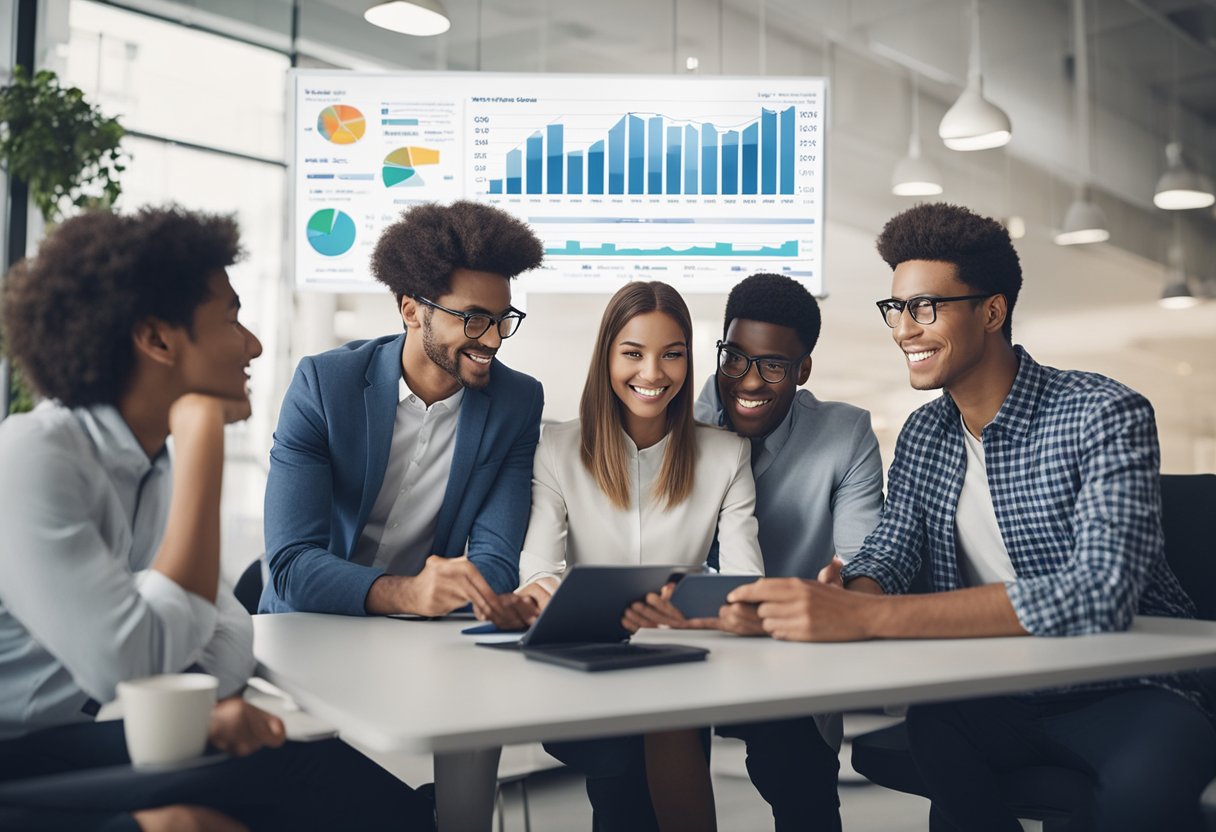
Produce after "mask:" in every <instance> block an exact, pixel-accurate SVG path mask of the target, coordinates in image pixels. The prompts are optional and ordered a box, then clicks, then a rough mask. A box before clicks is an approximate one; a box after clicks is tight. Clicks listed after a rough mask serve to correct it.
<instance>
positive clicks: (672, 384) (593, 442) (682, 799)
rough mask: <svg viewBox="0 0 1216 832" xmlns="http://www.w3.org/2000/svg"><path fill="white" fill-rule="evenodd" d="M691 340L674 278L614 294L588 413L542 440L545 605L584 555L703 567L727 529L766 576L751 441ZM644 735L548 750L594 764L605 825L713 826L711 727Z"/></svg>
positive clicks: (531, 573) (524, 566) (537, 574)
mask: <svg viewBox="0 0 1216 832" xmlns="http://www.w3.org/2000/svg"><path fill="white" fill-rule="evenodd" d="M691 344H692V320H691V316H690V315H689V314H688V307H687V306H686V305H685V303H684V299H683V298H681V297H680V295H679V293H678V292H677V291H676V290H675V289H673V288H672V287H671V286H668V285H667V284H665V283H659V282H653V283H644V282H637V283H630V284H628V285H627V286H625V287H624V288H622V289H621V290H620V291H619V292H617V293H616V294H615V295H613V297H612V300H610V301H609V303H608V308H607V309H605V310H604V316H603V319H602V320H601V322H600V329H599V335H598V336H597V338H596V343H595V350H594V353H593V355H592V359H591V367H590V369H589V370H588V372H587V383H586V385H585V386H584V388H583V397H582V402H581V404H580V406H579V416H580V418H579V419H578V420H576V421H572V422H567V423H564V424H561V425H556V426H553V427H549V428H546V429H545V431H544V432H543V434H542V435H541V439H540V444H539V445H538V446H537V449H536V461H535V464H534V466H533V473H532V517H531V520H530V521H529V524H528V534H527V537H526V538H525V540H524V547H523V551H522V553H521V554H520V558H519V566H520V587H521V588H520V589H519V590H518V592H519V593H520V594H521V595H523V596H525V597H530V598H532V599H533V600H535V602H536V604H537V607H538V608H543V607H544V605H545V604H546V603H547V602H548V599H549V597H550V595H551V594H552V592H553V590H554V589H556V587H557V584H558V583H559V582H560V580H561V577H562V575H563V573H564V572H565V570H566V568H567V567H568V566H570V565H573V564H576V563H593V564H672V565H677V564H678V565H684V566H696V565H700V564H704V563H705V557H706V554H707V553H708V551H709V547H710V544H711V543H712V542H713V539H714V534H715V532H716V533H717V536H718V542H719V553H720V555H719V563H720V566H721V569H722V571H723V572H727V573H737V574H751V575H757V576H760V575H762V574H763V572H764V561H763V559H762V558H761V554H760V544H759V542H758V541H757V538H756V533H757V532H756V530H757V526H756V518H755V516H754V514H753V512H754V508H755V502H756V488H755V482H754V481H753V479H752V471H751V448H750V445H749V444H748V442H747V440H745V439H742V438H740V437H738V436H736V435H735V434H734V433H731V432H727V431H724V430H721V429H719V428H714V427H709V426H707V425H697V424H696V423H694V422H693V418H692V406H693V391H692V389H691V387H690V386H689V384H688V380H689V378H690V377H691V376H692V355H691V352H690V348H691ZM656 589H658V587H656ZM622 612H624V611H622ZM638 742H639V739H638V738H636V737H632V738H630V737H623V738H615V739H610V740H597V741H590V742H576V743H552V744H549V745H547V746H546V747H547V748H549V750H550V751H551V752H552V753H554V754H555V756H557V757H558V758H559V759H562V760H564V761H565V762H567V763H568V764H570V765H571V766H572V767H574V768H576V769H578V770H581V771H583V772H584V773H585V774H587V776H588V781H587V792H588V796H589V797H590V798H591V802H592V805H593V807H594V808H595V812H596V821H597V828H598V829H606V830H607V829H631V830H634V829H642V830H645V829H647V828H656V827H657V828H659V829H662V828H664V827H671V826H673V825H680V826H682V827H683V828H698V829H708V828H713V826H714V810H713V789H712V786H711V784H710V780H709V767H708V761H707V759H706V756H705V752H704V750H703V748H702V739H701V737H700V735H699V734H698V732H696V731H679V732H669V733H665V734H652V735H648V736H646V737H645V738H643V739H642V740H641V744H642V750H643V751H644V753H642V754H639V753H638V748H637V745H638ZM643 760H644V763H643ZM648 797H649V798H651V799H649V800H648V799H647V798H648ZM651 804H653V809H652V808H651Z"/></svg>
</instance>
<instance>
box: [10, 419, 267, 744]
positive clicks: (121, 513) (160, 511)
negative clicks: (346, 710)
mask: <svg viewBox="0 0 1216 832" xmlns="http://www.w3.org/2000/svg"><path fill="white" fill-rule="evenodd" d="M171 496H172V482H171V460H170V456H169V454H168V453H167V452H165V451H162V452H161V453H160V454H158V455H157V456H156V457H155V458H154V459H149V458H148V455H147V454H146V453H144V451H143V449H142V448H141V447H140V445H139V442H138V441H137V440H136V439H135V436H134V435H133V434H132V433H131V429H130V428H129V427H128V426H127V424H126V422H125V421H123V418H122V416H121V414H119V412H118V411H117V410H115V409H114V408H113V407H111V406H109V405H95V406H93V407H87V408H76V409H74V410H69V409H68V408H66V407H63V406H62V405H59V404H57V403H54V402H43V403H42V404H40V405H39V406H38V407H37V408H36V409H35V410H34V411H33V412H32V413H29V414H25V415H22V416H15V417H13V418H10V419H7V420H5V422H4V423H3V424H2V425H0V529H3V530H4V540H3V543H2V544H0V690H3V691H4V695H3V696H0V739H2V738H7V737H12V736H16V735H19V734H22V733H25V732H27V731H34V730H37V729H39V728H48V727H52V726H56V725H64V724H67V723H72V722H82V721H88V720H89V719H91V718H92V717H91V716H90V715H89V713H86V712H85V710H82V709H83V708H84V706H85V704H86V702H88V700H89V699H90V698H91V699H94V700H96V701H97V702H100V703H104V702H109V701H110V700H111V699H113V698H114V692H115V686H116V685H117V683H118V682H120V681H123V680H124V679H132V678H135V677H137V676H148V675H151V674H155V673H174V672H178V671H181V670H185V669H186V668H187V667H189V666H191V665H192V664H195V663H197V664H199V665H201V666H202V667H203V668H204V669H205V670H207V671H208V672H209V673H212V674H214V675H215V676H217V677H218V678H219V680H220V688H219V693H220V696H231V695H232V694H234V693H236V692H238V691H239V690H240V689H241V688H242V687H243V686H244V684H245V680H246V679H248V678H249V676H250V674H251V673H252V672H253V669H254V658H253V623H252V622H251V621H250V619H249V613H247V612H245V609H244V608H243V607H242V606H241V605H240V603H239V602H237V600H236V598H234V597H233V595H232V591H231V587H230V585H228V584H227V583H226V582H224V581H221V584H220V588H219V592H218V594H217V596H216V603H215V604H210V603H208V602H207V601H205V600H203V599H202V598H201V597H199V596H198V595H195V594H194V593H192V592H187V591H186V590H184V589H182V588H181V587H180V586H178V585H177V584H175V583H174V582H173V581H171V580H170V579H169V578H167V577H165V576H164V575H163V574H161V573H160V572H157V571H155V570H152V569H149V568H148V567H149V566H150V565H151V564H152V561H153V559H154V557H155V556H156V551H157V549H158V547H159V546H160V541H161V538H162V537H163V536H164V532H165V524H166V522H167V519H168V514H169V503H170V498H171ZM90 713H91V712H90Z"/></svg>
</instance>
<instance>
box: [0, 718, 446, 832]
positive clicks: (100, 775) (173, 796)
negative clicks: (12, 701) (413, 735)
mask: <svg viewBox="0 0 1216 832" xmlns="http://www.w3.org/2000/svg"><path fill="white" fill-rule="evenodd" d="M129 762H130V760H129V758H128V757H127V751H126V742H125V740H124V739H123V734H122V723H121V722H99V723H86V724H82V725H68V726H63V727H60V728H52V729H48V730H45V731H39V732H36V733H34V734H29V735H27V736H24V737H20V738H18V739H14V740H6V741H3V742H0V829H5V830H18V829H29V830H39V832H47V831H48V830H56V832H57V831H58V830H65V832H66V830H73V832H75V831H76V830H89V829H95V830H105V832H117V831H118V830H122V831H123V832H126V830H135V829H137V828H138V827H137V826H136V824H135V822H134V820H133V819H132V818H131V814H130V813H131V812H134V811H138V810H140V809H149V808H155V807H158V806H168V805H172V804H192V805H197V806H206V807H210V808H212V809H215V810H217V811H219V812H223V813H224V814H226V815H229V816H230V817H233V818H235V819H237V820H239V821H241V822H242V823H244V824H246V825H247V826H249V827H250V828H251V829H253V830H279V829H282V830H311V829H316V830H332V829H410V830H420V829H421V830H430V829H433V828H434V807H433V804H432V803H431V802H430V801H428V800H426V799H424V798H423V797H422V796H420V795H418V794H417V793H415V792H414V790H413V789H411V788H410V787H409V786H406V785H405V784H403V783H401V782H400V781H399V780H397V779H396V778H395V777H393V776H392V775H391V774H389V773H388V772H387V771H385V770H384V769H382V768H380V767H379V766H378V765H376V764H375V763H373V762H372V761H371V760H369V759H367V758H366V757H364V756H363V755H362V754H360V753H359V752H358V751H355V750H354V749H353V748H351V747H350V746H348V745H346V744H345V743H343V742H341V741H339V740H325V741H322V742H314V743H294V742H289V743H286V744H285V745H284V746H282V747H281V748H274V749H263V750H262V751H259V752H257V753H255V754H251V755H249V756H247V757H234V758H220V759H218V760H216V761H210V762H209V761H206V760H204V761H201V762H200V763H199V764H198V765H194V766H190V767H186V768H179V769H176V770H171V771H147V770H144V771H139V770H133V769H132V768H130V766H129Z"/></svg>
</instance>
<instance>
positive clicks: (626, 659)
mask: <svg viewBox="0 0 1216 832" xmlns="http://www.w3.org/2000/svg"><path fill="white" fill-rule="evenodd" d="M687 571H689V570H688V568H687V567H679V566H592V565H586V564H579V565H575V566H572V567H571V568H570V570H569V571H568V572H567V573H566V576H565V579H564V580H563V581H562V582H561V584H560V585H559V586H558V588H557V591H555V592H554V593H553V597H552V598H550V599H549V603H548V605H547V606H546V607H545V608H544V610H543V611H541V614H540V615H539V616H537V618H536V621H534V622H532V626H531V627H529V628H528V630H527V632H525V633H524V634H523V636H522V637H521V638H520V639H519V641H518V642H506V643H503V642H498V643H486V644H483V646H485V647H499V648H507V649H518V650H519V651H521V652H522V653H523V654H524V655H525V656H526V657H528V658H529V659H533V660H535V661H541V662H549V663H551V664H559V665H562V666H563V667H572V668H575V669H576V670H584V671H600V670H620V669H624V668H627V667H650V666H652V665H658V664H675V663H678V662H695V661H701V660H704V658H705V657H706V655H708V654H709V651H708V650H706V649H704V648H702V647H691V646H688V645H683V644H630V643H629V636H630V633H629V631H628V630H626V629H625V628H624V627H622V626H621V615H622V614H623V613H624V612H625V608H626V607H628V606H629V605H630V604H632V603H633V602H634V601H637V600H640V599H641V598H643V597H645V595H646V593H648V592H655V591H657V590H658V589H659V587H661V586H663V584H665V583H666V582H667V579H668V578H670V577H671V575H672V574H673V573H684V572H687Z"/></svg>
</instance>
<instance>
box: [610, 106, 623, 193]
mask: <svg viewBox="0 0 1216 832" xmlns="http://www.w3.org/2000/svg"><path fill="white" fill-rule="evenodd" d="M608 193H610V194H623V193H625V117H624V116H621V120H620V121H618V122H617V123H616V124H614V125H613V126H612V129H611V130H609V131H608Z"/></svg>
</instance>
